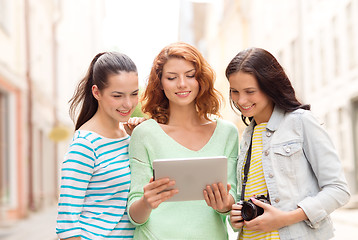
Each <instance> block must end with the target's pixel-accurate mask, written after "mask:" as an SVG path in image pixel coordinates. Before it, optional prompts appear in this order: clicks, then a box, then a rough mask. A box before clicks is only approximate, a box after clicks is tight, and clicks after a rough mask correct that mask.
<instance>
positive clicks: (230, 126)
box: [216, 118, 237, 130]
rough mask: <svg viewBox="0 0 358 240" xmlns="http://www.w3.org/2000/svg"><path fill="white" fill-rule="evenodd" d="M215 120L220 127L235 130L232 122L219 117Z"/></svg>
mask: <svg viewBox="0 0 358 240" xmlns="http://www.w3.org/2000/svg"><path fill="white" fill-rule="evenodd" d="M216 122H217V125H218V126H220V127H222V128H228V129H235V130H237V127H236V126H235V124H234V123H232V122H230V121H227V120H224V119H221V118H218V119H217V120H216Z"/></svg>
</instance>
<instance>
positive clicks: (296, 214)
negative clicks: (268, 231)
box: [282, 208, 307, 227]
mask: <svg viewBox="0 0 358 240" xmlns="http://www.w3.org/2000/svg"><path fill="white" fill-rule="evenodd" d="M285 215H286V216H285V217H283V218H282V220H283V221H282V222H283V227H286V226H289V225H292V224H295V223H298V222H301V221H303V220H306V219H307V216H306V214H305V212H304V211H303V210H302V208H297V209H295V210H292V211H289V212H285Z"/></svg>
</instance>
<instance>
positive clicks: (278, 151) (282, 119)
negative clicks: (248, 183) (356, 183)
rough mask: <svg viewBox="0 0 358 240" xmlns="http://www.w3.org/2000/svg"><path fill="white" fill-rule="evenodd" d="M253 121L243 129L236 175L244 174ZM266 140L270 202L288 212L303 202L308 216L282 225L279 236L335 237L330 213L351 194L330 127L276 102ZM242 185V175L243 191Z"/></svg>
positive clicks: (305, 112) (264, 163)
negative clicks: (277, 105)
mask: <svg viewBox="0 0 358 240" xmlns="http://www.w3.org/2000/svg"><path fill="white" fill-rule="evenodd" d="M253 123H254V122H253V121H252V122H251V124H250V125H249V126H248V127H247V128H246V129H245V131H244V133H243V138H242V142H241V146H240V154H239V157H238V166H237V173H238V175H237V176H242V175H241V170H242V166H243V164H244V163H245V156H246V153H247V151H248V148H249V145H250V141H251V134H252V132H253ZM262 143H263V154H262V168H263V172H264V177H265V181H266V185H267V188H268V192H269V196H270V201H271V205H273V206H274V207H276V208H278V209H280V210H283V211H292V210H294V209H297V207H300V208H301V209H302V210H303V211H304V212H305V214H306V215H307V217H308V220H306V221H301V222H299V223H296V224H293V225H290V226H287V227H283V228H281V229H279V235H280V239H281V240H286V239H305V240H307V239H312V240H313V239H314V240H317V239H329V238H332V237H333V226H332V223H331V220H330V217H329V214H330V213H331V212H333V211H334V210H335V209H337V208H339V207H341V206H343V205H344V204H346V203H347V202H348V200H349V198H350V193H349V190H348V186H347V182H346V180H345V177H344V174H343V170H342V166H341V162H340V160H339V157H338V154H337V152H336V150H335V149H334V146H333V143H332V141H331V140H330V138H329V136H328V134H327V133H326V131H325V130H324V129H323V128H322V127H321V126H320V124H319V123H318V121H317V120H316V119H315V118H314V117H313V115H312V113H311V112H310V111H308V110H303V109H299V110H296V111H293V112H284V111H283V110H282V109H279V108H278V107H275V108H274V111H273V113H272V115H271V118H270V120H269V121H268V123H267V126H266V131H264V132H263V133H262ZM241 185H242V182H241V177H238V185H237V186H238V190H237V192H238V194H239V195H241ZM238 199H240V196H238Z"/></svg>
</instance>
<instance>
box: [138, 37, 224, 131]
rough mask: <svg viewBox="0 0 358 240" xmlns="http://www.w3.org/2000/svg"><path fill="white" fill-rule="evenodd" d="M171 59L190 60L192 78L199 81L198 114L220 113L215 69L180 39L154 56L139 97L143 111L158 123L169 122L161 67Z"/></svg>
mask: <svg viewBox="0 0 358 240" xmlns="http://www.w3.org/2000/svg"><path fill="white" fill-rule="evenodd" d="M170 58H182V59H184V60H186V61H189V62H191V63H193V65H194V67H195V70H196V72H195V79H196V80H197V81H198V83H199V93H198V96H197V97H196V109H197V112H198V115H199V116H200V117H204V118H205V119H207V120H209V116H210V115H219V110H220V105H221V100H222V95H221V94H220V93H219V92H218V91H217V90H216V89H215V88H214V81H215V72H214V70H213V69H212V68H211V67H210V65H209V64H208V62H207V61H206V60H205V59H204V58H203V56H202V55H201V53H200V52H199V51H198V50H197V49H196V48H195V47H193V46H191V45H189V44H187V43H183V42H177V43H173V44H170V45H168V46H166V47H165V48H163V49H162V51H161V52H160V53H159V54H158V56H157V57H156V58H155V59H154V61H153V66H152V69H151V71H150V75H149V78H148V83H147V87H146V90H145V92H144V93H143V96H142V101H143V104H142V111H143V112H144V113H146V114H148V115H150V116H151V117H152V118H153V119H154V120H156V121H157V122H158V123H163V124H167V123H168V121H169V100H168V98H167V97H166V96H165V94H164V91H163V90H162V87H161V79H162V73H163V67H164V65H165V64H166V63H167V61H168V60H169V59H170Z"/></svg>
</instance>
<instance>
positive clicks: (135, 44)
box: [103, 0, 180, 85]
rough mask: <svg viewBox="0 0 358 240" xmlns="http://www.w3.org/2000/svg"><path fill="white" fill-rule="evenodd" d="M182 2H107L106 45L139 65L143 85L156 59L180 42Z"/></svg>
mask: <svg viewBox="0 0 358 240" xmlns="http://www.w3.org/2000/svg"><path fill="white" fill-rule="evenodd" d="M179 3H180V1H179V0H170V1H168V0H150V1H148V0H131V1H127V0H106V17H105V22H104V35H103V36H104V40H103V42H104V45H105V48H107V49H109V50H116V51H119V52H122V53H125V54H127V55H128V56H129V57H130V58H132V59H133V61H134V62H135V63H136V65H137V68H138V73H139V81H140V84H141V85H144V83H145V80H146V79H147V77H148V75H149V72H150V68H151V65H152V62H153V59H154V57H155V56H156V55H157V54H158V53H159V51H160V50H161V49H162V48H163V47H164V46H166V45H167V44H169V43H172V42H176V41H178V32H179V10H180V9H179V8H180V4H179Z"/></svg>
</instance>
